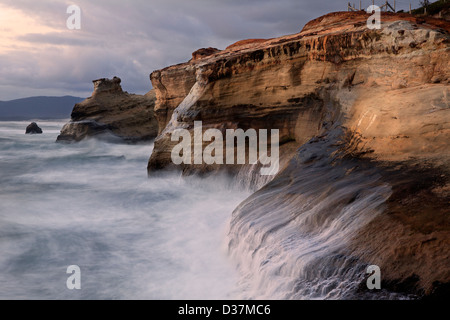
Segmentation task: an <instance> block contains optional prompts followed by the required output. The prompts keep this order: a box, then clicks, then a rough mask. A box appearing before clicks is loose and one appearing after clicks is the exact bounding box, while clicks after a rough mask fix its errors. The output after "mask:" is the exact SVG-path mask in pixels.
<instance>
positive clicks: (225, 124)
mask: <svg viewBox="0 0 450 320" xmlns="http://www.w3.org/2000/svg"><path fill="white" fill-rule="evenodd" d="M367 18H368V15H367V14H365V13H364V12H350V13H349V12H338V13H332V14H328V15H326V16H323V17H320V18H318V19H315V20H313V21H311V22H310V23H308V24H307V25H306V26H305V27H304V28H303V30H302V31H301V32H300V33H298V34H293V35H289V36H284V37H280V38H275V39H268V40H264V39H255V40H246V41H241V42H239V43H236V44H235V45H232V46H229V47H228V48H227V49H226V50H223V51H216V50H212V49H208V50H203V51H199V52H197V53H196V54H195V55H193V56H194V59H192V60H190V61H189V62H187V63H183V64H179V65H175V66H171V67H168V68H165V69H162V70H157V71H155V72H153V73H152V74H151V75H150V79H151V81H152V84H153V87H154V88H155V94H156V104H155V115H156V118H157V120H158V123H159V135H158V137H157V138H156V140H155V146H154V150H153V153H152V155H151V157H150V160H149V165H148V170H149V173H150V174H152V173H153V172H155V171H158V170H162V169H164V170H170V169H179V170H183V171H184V172H186V173H192V172H201V173H204V172H208V171H217V170H218V169H225V170H230V166H226V165H205V164H202V165H181V166H175V165H174V164H173V163H172V162H171V158H170V156H171V150H172V148H173V146H174V145H175V144H176V143H177V142H172V141H171V134H172V133H173V132H174V130H176V129H177V128H185V129H188V130H191V131H193V124H194V121H196V120H201V121H202V122H203V127H204V129H207V128H217V129H220V130H222V132H223V131H224V130H226V129H236V128H242V129H244V130H245V129H249V128H253V129H279V130H280V143H281V144H282V147H281V149H280V157H281V160H282V167H283V170H281V172H280V173H279V174H278V175H277V176H275V177H274V179H273V180H272V181H271V182H270V183H269V184H267V185H265V186H264V187H263V188H261V189H260V190H258V191H257V192H256V193H255V194H253V195H252V196H251V197H250V198H249V199H248V200H247V201H245V202H244V203H243V204H242V205H241V206H239V208H238V209H237V210H236V212H235V213H234V215H233V221H232V226H231V230H230V233H231V234H233V235H234V237H235V238H236V239H240V241H241V242H245V239H249V237H251V235H250V233H252V232H253V233H256V234H258V237H257V239H260V242H258V241H256V242H254V243H253V244H252V245H250V244H249V246H248V247H247V252H250V256H249V259H250V260H252V259H255V257H260V259H261V261H260V264H259V265H258V266H259V267H261V266H262V265H263V264H264V268H265V270H267V268H269V267H268V265H270V263H267V261H271V258H273V257H274V256H276V255H277V254H278V253H279V251H280V250H281V249H280V247H282V248H283V249H282V250H285V252H284V253H286V252H287V253H286V254H293V255H295V254H299V253H298V252H296V253H295V252H294V251H293V250H294V249H295V248H296V246H293V245H292V243H293V240H292V239H294V238H296V237H298V233H299V232H300V231H299V230H302V232H305V233H306V234H308V232H309V234H315V233H316V232H317V230H322V231H323V232H328V233H330V234H335V233H339V232H341V233H342V234H345V237H344V238H342V239H341V240H339V239H337V240H336V241H338V240H339V241H340V243H341V245H340V246H336V247H333V250H334V251H333V255H332V256H333V257H341V258H339V259H340V260H339V259H337V258H333V259H331V258H330V259H328V258H329V257H330V256H329V255H326V256H324V257H322V258H323V259H324V260H323V261H322V262H323V263H335V264H339V263H340V264H344V263H345V264H348V265H347V269H346V270H348V268H350V269H351V270H357V269H358V268H356V267H355V268H353V269H352V267H353V266H355V265H367V264H377V265H379V266H380V267H381V270H383V285H384V286H385V287H387V288H389V290H392V291H405V292H408V293H412V294H417V295H423V294H425V295H430V294H437V293H436V292H439V290H442V287H443V286H444V287H445V286H446V285H447V286H448V284H449V283H450V269H449V267H448V266H449V265H450V261H449V256H448V253H446V250H447V248H448V247H449V245H450V227H449V226H450V223H449V222H450V220H449V219H450V218H449V209H448V204H449V199H450V198H449V190H450V184H449V179H448V174H449V171H450V166H449V164H450V161H449V160H450V148H449V141H450V100H449V99H450V87H449V83H450V67H449V61H450V35H449V31H450V24H449V23H448V22H446V21H444V20H439V19H433V18H414V17H412V16H410V15H408V14H389V13H383V14H382V28H381V29H380V30H370V29H368V28H367V26H366V20H367ZM299 147H300V148H299ZM297 148H299V149H298V150H297ZM234 169H236V170H235V172H237V171H239V170H240V173H239V174H242V172H243V170H244V175H245V174H247V175H249V174H252V172H250V171H249V168H248V167H247V168H245V166H244V168H242V167H241V168H236V167H232V170H234ZM246 170H247V171H246ZM248 180H249V181H251V182H252V183H255V181H258V178H257V177H256V178H255V179H253V178H251V179H248ZM266 182H267V180H264V183H266ZM257 185H258V186H261V185H262V184H257ZM324 199H327V201H329V202H328V204H327V205H323V202H320V200H324ZM349 212H352V214H354V215H355V216H354V217H352V218H350V217H348V215H349ZM268 216H269V217H271V216H273V219H272V220H271V221H273V224H270V225H264V224H262V223H258V221H259V222H260V221H263V219H264V217H266V218H267V217H268ZM249 217H251V218H249ZM345 217H347V218H345ZM246 219H247V220H246ZM305 219H306V220H305ZM344 219H350V220H351V221H353V220H354V221H359V222H360V223H359V224H358V225H357V226H356V225H354V226H352V227H351V228H347V229H343V230H346V231H343V230H341V229H333V228H335V225H336V223H339V221H344ZM243 221H244V222H243ZM245 221H246V222H245ZM255 221H256V222H255ZM300 221H303V223H300ZM245 223H248V224H247V225H245ZM308 224H312V225H314V226H315V227H316V230H315V229H308V228H306V227H305V226H307V225H308ZM349 225H351V223H349ZM286 226H292V228H291V229H290V230H291V231H292V237H288V238H289V239H291V240H292V242H289V243H290V244H287V243H286V241H285V240H283V239H282V240H280V243H279V245H280V246H278V247H277V249H276V250H273V251H272V252H271V251H267V250H268V249H267V248H266V249H265V246H269V244H268V243H266V242H264V241H265V239H266V238H270V237H271V239H272V241H275V240H273V239H274V237H275V236H274V234H273V233H274V232H276V231H275V230H279V228H281V227H286ZM327 230H328V231H327ZM275 239H276V237H275ZM299 239H300V238H299ZM322 240H323V239H322ZM322 240H321V241H322ZM299 241H300V240H299ZM339 241H338V242H339ZM238 242H239V241H238ZM284 246H286V247H284ZM230 247H231V248H234V249H233V250H241V249H242V248H241V247H240V245H237V244H236V243H234V244H233V245H232V244H230ZM239 248H241V249H239ZM297 248H298V247H297ZM289 250H291V251H289ZM320 250H321V249H318V252H320ZM240 256H242V252H241V254H240ZM299 257H300V255H299ZM342 257H345V258H342ZM327 259H328V260H327ZM241 262H242V261H241ZM299 263H300V262H299ZM304 267H306V266H304ZM255 268H256V267H255ZM261 268H262V267H261ZM274 270H278V271H276V272H282V271H281V270H283V272H288V273H289V272H290V273H289V275H290V276H292V277H294V278H296V279H297V282H296V284H295V285H293V286H295V287H298V286H299V283H301V281H302V280H301V279H302V276H304V275H302V274H297V273H296V272H300V271H299V270H304V269H301V268H298V265H297V266H290V267H289V268H287V267H286V266H284V269H281V267H280V266H279V265H278V269H274ZM286 270H289V271H286ZM330 270H335V269H330ZM248 272H249V275H251V274H252V272H253V273H255V272H256V270H250V271H248ZM274 272H275V271H274ZM317 276H320V275H319V274H318V275H317ZM321 276H323V274H321ZM331 276H334V275H331V274H330V277H331ZM347 276H350V275H347ZM354 276H355V277H357V276H356V275H354ZM337 285H338V284H337ZM293 297H295V295H293Z"/></svg>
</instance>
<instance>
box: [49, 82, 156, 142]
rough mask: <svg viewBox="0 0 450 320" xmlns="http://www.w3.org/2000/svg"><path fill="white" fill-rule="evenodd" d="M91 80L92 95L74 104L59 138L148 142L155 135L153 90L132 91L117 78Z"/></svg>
mask: <svg viewBox="0 0 450 320" xmlns="http://www.w3.org/2000/svg"><path fill="white" fill-rule="evenodd" d="M92 82H93V84H94V91H93V92H92V96H91V97H89V98H87V99H85V100H84V101H82V102H80V103H77V104H76V105H75V106H74V108H73V110H72V114H71V120H70V122H68V123H67V124H66V125H64V127H63V128H62V130H61V133H60V135H59V136H58V138H57V141H59V142H62V141H64V142H76V141H80V140H83V139H85V138H91V137H113V138H115V139H120V140H123V141H145V140H150V139H153V138H154V137H156V135H157V134H158V123H157V121H156V118H155V117H154V115H153V108H154V105H155V94H154V93H153V90H150V91H149V92H148V93H146V94H145V95H137V94H129V93H128V92H124V91H123V90H122V87H121V85H120V83H121V79H120V78H118V77H114V78H112V79H107V78H101V79H97V80H93V81H92Z"/></svg>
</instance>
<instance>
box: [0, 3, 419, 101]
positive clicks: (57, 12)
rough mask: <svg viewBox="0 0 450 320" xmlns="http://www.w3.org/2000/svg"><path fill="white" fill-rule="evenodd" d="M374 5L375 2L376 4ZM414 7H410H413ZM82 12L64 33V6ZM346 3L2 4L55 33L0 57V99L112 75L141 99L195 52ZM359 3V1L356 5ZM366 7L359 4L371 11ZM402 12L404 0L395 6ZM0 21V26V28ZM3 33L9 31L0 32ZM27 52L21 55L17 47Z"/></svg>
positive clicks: (83, 86)
mask: <svg viewBox="0 0 450 320" xmlns="http://www.w3.org/2000/svg"><path fill="white" fill-rule="evenodd" d="M377 2H380V1H377ZM418 2H419V1H413V6H414V7H415V6H417V5H418ZM73 3H75V4H77V5H78V6H80V8H81V10H82V16H81V18H82V20H81V30H68V29H67V28H66V19H67V18H68V16H69V15H68V14H67V13H66V9H67V6H68V5H70V4H73ZM346 3H347V2H346V1H333V2H330V1H325V0H316V1H306V0H278V1H274V0H247V1H246V0H152V1H148V0H131V1H119V0H97V1H90V0H76V1H73V2H72V1H64V0H40V1H31V0H2V4H4V5H7V6H9V7H12V8H16V9H20V10H21V11H22V12H23V13H24V14H26V15H29V16H30V17H33V18H34V19H39V21H40V22H41V23H42V24H43V25H46V26H49V27H52V28H54V29H55V30H56V31H54V32H51V33H47V34H39V33H36V32H34V31H33V30H30V32H29V33H27V34H25V35H22V36H20V37H18V38H17V39H16V40H17V48H18V49H17V50H13V51H10V52H8V53H3V54H0V74H1V75H2V77H1V79H0V100H8V99H13V98H19V97H24V96H28V95H34V94H36V92H41V94H46V92H50V93H51V94H53V95H54V94H55V93H59V95H65V94H73V95H81V96H87V95H90V93H91V92H92V83H91V80H93V79H96V78H100V77H112V76H114V75H117V76H119V77H121V78H122V85H123V87H124V89H125V90H127V91H129V92H135V93H145V92H146V91H148V90H149V89H150V86H151V84H150V81H149V78H148V76H149V74H150V72H152V71H153V70H156V69H160V68H163V67H165V66H168V65H171V64H175V63H180V62H183V61H187V60H189V59H190V55H191V52H193V51H194V50H196V49H198V48H201V47H209V46H213V47H218V48H220V49H224V48H225V47H226V46H228V45H230V44H231V43H233V42H235V41H238V40H242V39H247V38H272V37H277V36H281V35H284V34H292V33H296V32H299V31H300V30H301V29H302V28H303V26H304V25H305V24H306V23H307V22H308V21H309V20H311V19H314V18H316V17H318V16H320V15H323V14H326V13H328V12H332V11H343V10H345V9H346ZM358 4H359V2H358ZM370 4H371V1H368V0H366V1H363V6H364V5H367V6H368V5H370ZM397 4H398V6H403V7H404V9H406V8H407V7H408V6H409V1H407V0H403V1H402V0H400V1H397ZM0 23H1V22H0ZM2 27H6V28H7V27H8V26H2ZM24 42H25V43H28V44H31V45H32V49H30V50H23V49H20V45H19V44H20V43H24Z"/></svg>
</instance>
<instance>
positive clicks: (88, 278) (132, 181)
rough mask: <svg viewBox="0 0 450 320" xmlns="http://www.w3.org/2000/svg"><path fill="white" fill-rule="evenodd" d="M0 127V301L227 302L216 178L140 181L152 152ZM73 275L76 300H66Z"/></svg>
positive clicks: (225, 218) (231, 294)
mask: <svg viewBox="0 0 450 320" xmlns="http://www.w3.org/2000/svg"><path fill="white" fill-rule="evenodd" d="M64 123H65V122H56V121H39V122H38V125H39V126H40V127H41V128H42V129H43V131H44V133H43V134H42V135H25V134H24V133H25V128H26V126H27V125H28V124H29V122H0V299H234V298H237V297H239V296H240V293H239V288H238V285H237V283H238V282H239V281H238V278H239V275H238V274H237V270H236V266H235V264H234V263H233V262H232V260H231V259H229V256H228V252H227V245H228V239H227V232H228V226H229V221H230V219H231V213H232V211H233V210H234V208H235V207H236V206H237V205H238V204H239V203H240V202H241V201H242V200H244V199H245V198H247V197H248V196H249V194H250V193H249V192H246V191H242V190H237V189H234V188H231V187H230V184H229V181H227V180H226V179H223V180H221V179H218V178H215V179H214V180H199V179H195V178H190V179H184V178H181V177H180V176H179V175H167V176H160V177H152V178H150V179H149V178H148V177H147V171H146V166H147V161H148V158H149V156H150V154H151V151H152V145H151V144H144V145H126V144H116V143H107V142H102V141H98V140H88V141H83V142H81V143H77V144H60V143H55V140H56V137H57V135H58V134H59V131H60V129H61V127H62V126H63V125H64ZM70 265H78V266H79V267H80V270H81V289H80V290H69V289H68V288H67V286H66V281H67V279H68V277H69V276H71V274H67V273H66V271H67V267H68V266H70Z"/></svg>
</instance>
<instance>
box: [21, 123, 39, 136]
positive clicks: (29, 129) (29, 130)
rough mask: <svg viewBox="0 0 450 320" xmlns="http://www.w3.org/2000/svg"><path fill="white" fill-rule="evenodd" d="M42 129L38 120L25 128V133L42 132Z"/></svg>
mask: <svg viewBox="0 0 450 320" xmlns="http://www.w3.org/2000/svg"><path fill="white" fill-rule="evenodd" d="M41 133H42V129H41V128H39V126H38V125H37V123H36V122H32V123H30V124H29V125H28V126H27V128H26V129H25V134H41Z"/></svg>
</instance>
